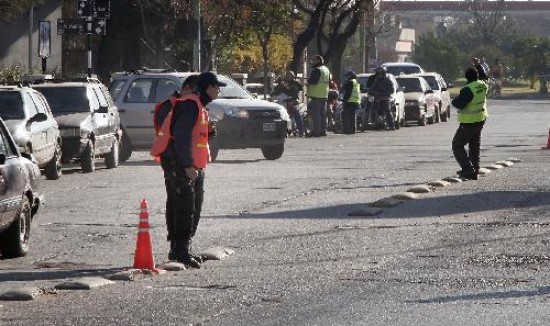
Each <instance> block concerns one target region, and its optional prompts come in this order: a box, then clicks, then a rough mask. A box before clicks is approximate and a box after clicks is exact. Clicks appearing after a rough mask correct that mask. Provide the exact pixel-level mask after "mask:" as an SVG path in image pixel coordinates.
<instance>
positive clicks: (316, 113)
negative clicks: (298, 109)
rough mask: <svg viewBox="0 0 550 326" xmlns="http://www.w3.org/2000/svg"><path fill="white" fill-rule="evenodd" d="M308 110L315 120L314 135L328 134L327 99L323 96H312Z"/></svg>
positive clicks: (312, 133)
mask: <svg viewBox="0 0 550 326" xmlns="http://www.w3.org/2000/svg"><path fill="white" fill-rule="evenodd" d="M308 112H310V114H311V117H312V120H313V131H312V132H311V135H312V136H313V137H319V136H321V135H323V134H324V135H326V133H327V100H326V99H321V98H312V99H310V100H309V103H308Z"/></svg>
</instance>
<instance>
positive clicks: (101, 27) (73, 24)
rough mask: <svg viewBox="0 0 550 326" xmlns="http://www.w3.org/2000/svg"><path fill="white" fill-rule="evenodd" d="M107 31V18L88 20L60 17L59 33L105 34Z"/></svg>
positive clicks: (58, 22)
mask: <svg viewBox="0 0 550 326" xmlns="http://www.w3.org/2000/svg"><path fill="white" fill-rule="evenodd" d="M106 33H107V20H105V19H94V20H92V21H90V22H88V21H87V20H86V19H58V20H57V34H59V35H63V34H68V35H74V34H81V35H84V34H88V35H92V34H93V35H105V34H106Z"/></svg>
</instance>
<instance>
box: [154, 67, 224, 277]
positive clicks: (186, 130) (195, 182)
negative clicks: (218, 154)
mask: <svg viewBox="0 0 550 326" xmlns="http://www.w3.org/2000/svg"><path fill="white" fill-rule="evenodd" d="M196 86H197V87H196V90H195V91H194V92H192V93H190V94H187V95H183V96H182V97H179V98H177V99H175V101H174V102H173V103H174V105H173V107H172V110H171V111H170V112H169V113H168V114H167V115H166V116H165V118H164V119H163V120H162V121H157V124H160V125H161V128H160V130H157V134H156V135H155V142H154V144H153V147H152V149H151V154H152V155H153V156H156V157H160V161H161V166H162V169H163V170H164V179H165V184H166V194H167V198H166V224H167V228H168V240H169V241H170V251H169V253H168V259H170V260H174V261H178V262H181V263H183V264H185V265H186V266H187V267H191V268H200V258H199V257H196V256H194V255H193V254H192V253H191V252H190V247H191V239H192V238H193V236H194V235H195V233H196V231H197V226H198V223H199V220H200V213H201V209H202V202H203V198H204V172H205V171H204V170H205V168H206V165H207V163H208V161H209V160H210V153H209V148H208V136H209V133H210V130H209V119H208V111H207V110H206V108H205V106H206V105H207V104H208V103H210V102H211V101H213V100H215V99H216V98H217V97H218V93H219V91H220V87H223V86H226V84H225V83H222V82H220V81H219V80H218V77H217V76H216V75H215V74H214V73H212V72H203V73H201V74H200V75H199V76H198V78H197V80H196Z"/></svg>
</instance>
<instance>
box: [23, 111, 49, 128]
mask: <svg viewBox="0 0 550 326" xmlns="http://www.w3.org/2000/svg"><path fill="white" fill-rule="evenodd" d="M46 120H48V116H47V115H46V114H45V113H37V114H35V115H33V116H32V117H31V118H30V119H29V120H28V121H27V126H30V125H31V124H32V123H33V122H42V121H46Z"/></svg>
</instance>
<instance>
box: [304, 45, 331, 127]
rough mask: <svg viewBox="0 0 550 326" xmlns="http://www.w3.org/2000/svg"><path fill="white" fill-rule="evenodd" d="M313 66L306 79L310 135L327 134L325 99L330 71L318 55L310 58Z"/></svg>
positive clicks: (326, 97)
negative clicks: (311, 121)
mask: <svg viewBox="0 0 550 326" xmlns="http://www.w3.org/2000/svg"><path fill="white" fill-rule="evenodd" d="M311 65H312V67H313V69H312V71H311V74H310V75H309V78H308V80H307V96H308V99H309V102H308V111H309V112H311V115H312V117H313V131H312V133H311V136H312V137H319V136H326V135H327V100H328V90H329V83H330V79H331V78H330V71H329V69H328V68H327V67H326V66H325V65H324V59H323V57H322V56H320V55H314V56H313V58H312V59H311Z"/></svg>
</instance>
